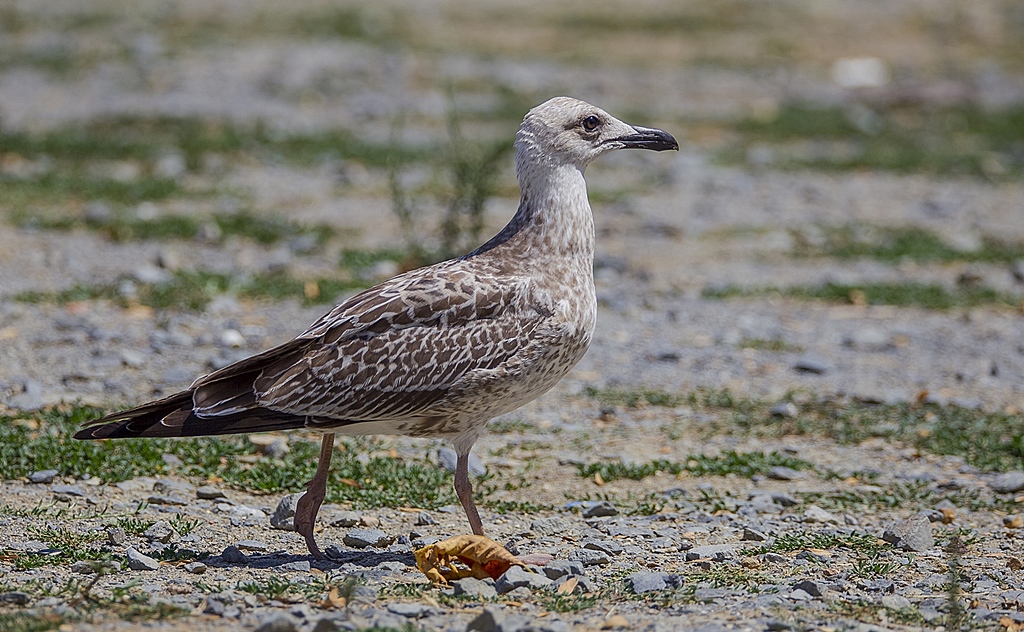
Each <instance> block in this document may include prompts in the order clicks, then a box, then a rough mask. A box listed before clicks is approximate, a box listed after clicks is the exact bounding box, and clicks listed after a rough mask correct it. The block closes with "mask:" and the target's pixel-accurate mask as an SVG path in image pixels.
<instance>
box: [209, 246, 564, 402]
mask: <svg viewBox="0 0 1024 632" xmlns="http://www.w3.org/2000/svg"><path fill="white" fill-rule="evenodd" d="M466 268H467V266H466V265H465V262H464V261H459V260H456V261H449V262H444V263H442V264H438V265H437V266H432V267H430V268H423V269H420V270H415V271H413V272H411V273H407V274H405V275H401V276H398V277H395V278H394V279H392V280H390V281H388V282H386V283H384V284H382V285H380V286H377V287H375V288H371V289H370V290H367V291H365V292H363V293H361V294H358V295H356V296H354V297H352V298H351V299H349V300H347V301H345V302H343V303H342V304H341V305H338V306H337V307H335V308H334V309H333V310H332V311H331V312H330V313H329V314H327V315H325V316H324V317H323V318H321V319H320V320H319V321H317V323H315V324H314V325H313V326H312V327H310V328H309V329H308V330H307V331H306V332H305V333H303V334H302V335H300V336H299V337H298V338H297V339H296V342H298V341H302V346H303V351H302V353H301V354H300V355H296V354H286V355H282V356H281V357H279V358H278V359H276V360H274V361H271V362H268V363H266V364H263V365H262V366H261V367H260V373H259V375H258V376H256V377H255V379H254V381H253V382H252V385H253V388H252V390H251V391H248V392H250V393H252V396H253V397H252V400H248V398H246V397H244V396H236V397H235V398H233V399H230V400H229V399H227V398H225V397H224V393H222V392H217V393H215V394H214V393H211V396H210V397H208V398H204V397H203V395H204V393H203V391H204V385H202V384H198V385H197V386H198V388H197V390H196V399H197V403H198V402H199V401H200V400H201V399H205V401H208V402H209V404H210V405H209V406H206V407H203V408H202V410H201V411H199V412H201V414H204V415H216V414H220V412H221V407H222V406H224V407H225V408H224V409H223V410H224V412H225V413H226V412H228V411H237V410H238V408H239V407H245V406H250V405H251V406H260V407H265V408H269V409H272V410H276V411H281V412H284V413H288V414H293V415H307V416H309V417H315V418H317V419H318V420H321V421H322V420H323V419H325V418H329V419H337V420H344V421H373V420H395V419H403V418H411V417H417V416H420V415H423V414H430V412H431V407H432V406H433V405H434V404H436V403H437V402H439V401H440V400H441V399H443V398H444V396H445V395H446V394H447V393H448V390H449V389H450V388H451V387H452V386H453V385H455V384H457V383H458V381H459V380H460V379H461V378H463V377H464V376H465V375H467V374H468V373H470V372H472V371H475V370H480V369H493V368H496V367H499V366H501V365H502V364H503V363H505V362H507V361H508V360H509V359H510V358H512V357H514V356H515V355H516V354H517V353H519V352H520V351H521V350H522V349H523V348H524V347H525V346H527V345H529V343H530V341H531V337H532V335H533V334H534V332H535V331H536V330H537V328H538V326H540V325H541V323H543V322H544V321H545V320H546V319H547V318H549V317H550V315H551V311H550V309H548V308H546V307H544V306H543V305H538V304H537V303H538V301H537V300H535V298H534V299H531V297H530V296H529V294H530V293H529V287H528V285H527V284H526V282H525V281H524V282H510V281H509V279H508V277H504V281H505V282H504V283H502V282H499V280H498V277H497V275H486V274H481V273H480V272H476V273H471V272H469V271H467V269H466ZM243 395H244V393H243ZM229 407H230V408H229Z"/></svg>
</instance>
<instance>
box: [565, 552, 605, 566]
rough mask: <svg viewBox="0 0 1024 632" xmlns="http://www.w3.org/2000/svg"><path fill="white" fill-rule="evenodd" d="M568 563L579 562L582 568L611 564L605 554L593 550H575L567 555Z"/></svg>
mask: <svg viewBox="0 0 1024 632" xmlns="http://www.w3.org/2000/svg"><path fill="white" fill-rule="evenodd" d="M569 561H570V562H580V563H581V564H583V565H584V566H604V565H605V564H611V562H612V560H611V558H610V557H609V556H608V554H607V553H605V552H604V551H595V550H593V549H576V550H575V551H573V552H572V553H570V554H569Z"/></svg>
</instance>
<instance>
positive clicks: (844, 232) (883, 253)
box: [796, 224, 1024, 263]
mask: <svg viewBox="0 0 1024 632" xmlns="http://www.w3.org/2000/svg"><path fill="white" fill-rule="evenodd" d="M823 236H824V242H823V243H822V244H820V245H815V246H810V245H808V244H803V245H800V246H798V247H797V249H796V253H797V254H798V255H801V256H824V257H835V258H837V259H854V258H865V259H876V260H879V261H885V262H888V263H895V262H898V261H901V260H904V259H910V260H913V261H920V262H925V263H928V262H951V261H978V262H984V263H1011V262H1014V261H1017V260H1019V259H1024V244H1021V243H1011V242H1007V241H1003V240H1000V239H997V238H995V237H983V238H982V239H981V244H980V247H979V248H978V249H976V250H959V249H957V248H954V247H953V246H951V245H949V244H948V243H946V242H945V241H944V240H943V239H942V238H941V237H939V236H938V235H936V234H935V233H933V232H931V231H928V230H926V229H923V228H918V227H916V226H899V227H887V228H883V227H877V226H867V225H859V224H851V225H846V226H838V227H830V228H826V229H824V235H823Z"/></svg>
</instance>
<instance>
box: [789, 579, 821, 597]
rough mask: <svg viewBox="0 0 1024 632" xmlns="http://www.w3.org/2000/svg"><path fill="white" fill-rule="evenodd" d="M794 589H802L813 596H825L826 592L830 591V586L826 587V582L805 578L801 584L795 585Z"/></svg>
mask: <svg viewBox="0 0 1024 632" xmlns="http://www.w3.org/2000/svg"><path fill="white" fill-rule="evenodd" d="M793 589H794V590H802V591H804V592H805V593H807V594H808V595H810V596H812V597H823V596H824V595H825V593H826V592H828V588H826V587H825V585H824V584H822V583H821V582H815V581H811V580H809V579H805V580H804V581H802V582H800V583H799V584H797V585H795V586H793Z"/></svg>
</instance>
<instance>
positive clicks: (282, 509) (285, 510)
mask: <svg viewBox="0 0 1024 632" xmlns="http://www.w3.org/2000/svg"><path fill="white" fill-rule="evenodd" d="M305 493H306V492H299V493H297V494H288V495H287V496H285V497H284V498H282V499H281V502H279V503H278V504H277V509H275V510H274V513H273V515H271V516H270V526H271V527H273V528H274V529H281V530H282V531H295V505H296V504H297V503H298V502H299V498H302V495H303V494H305Z"/></svg>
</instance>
